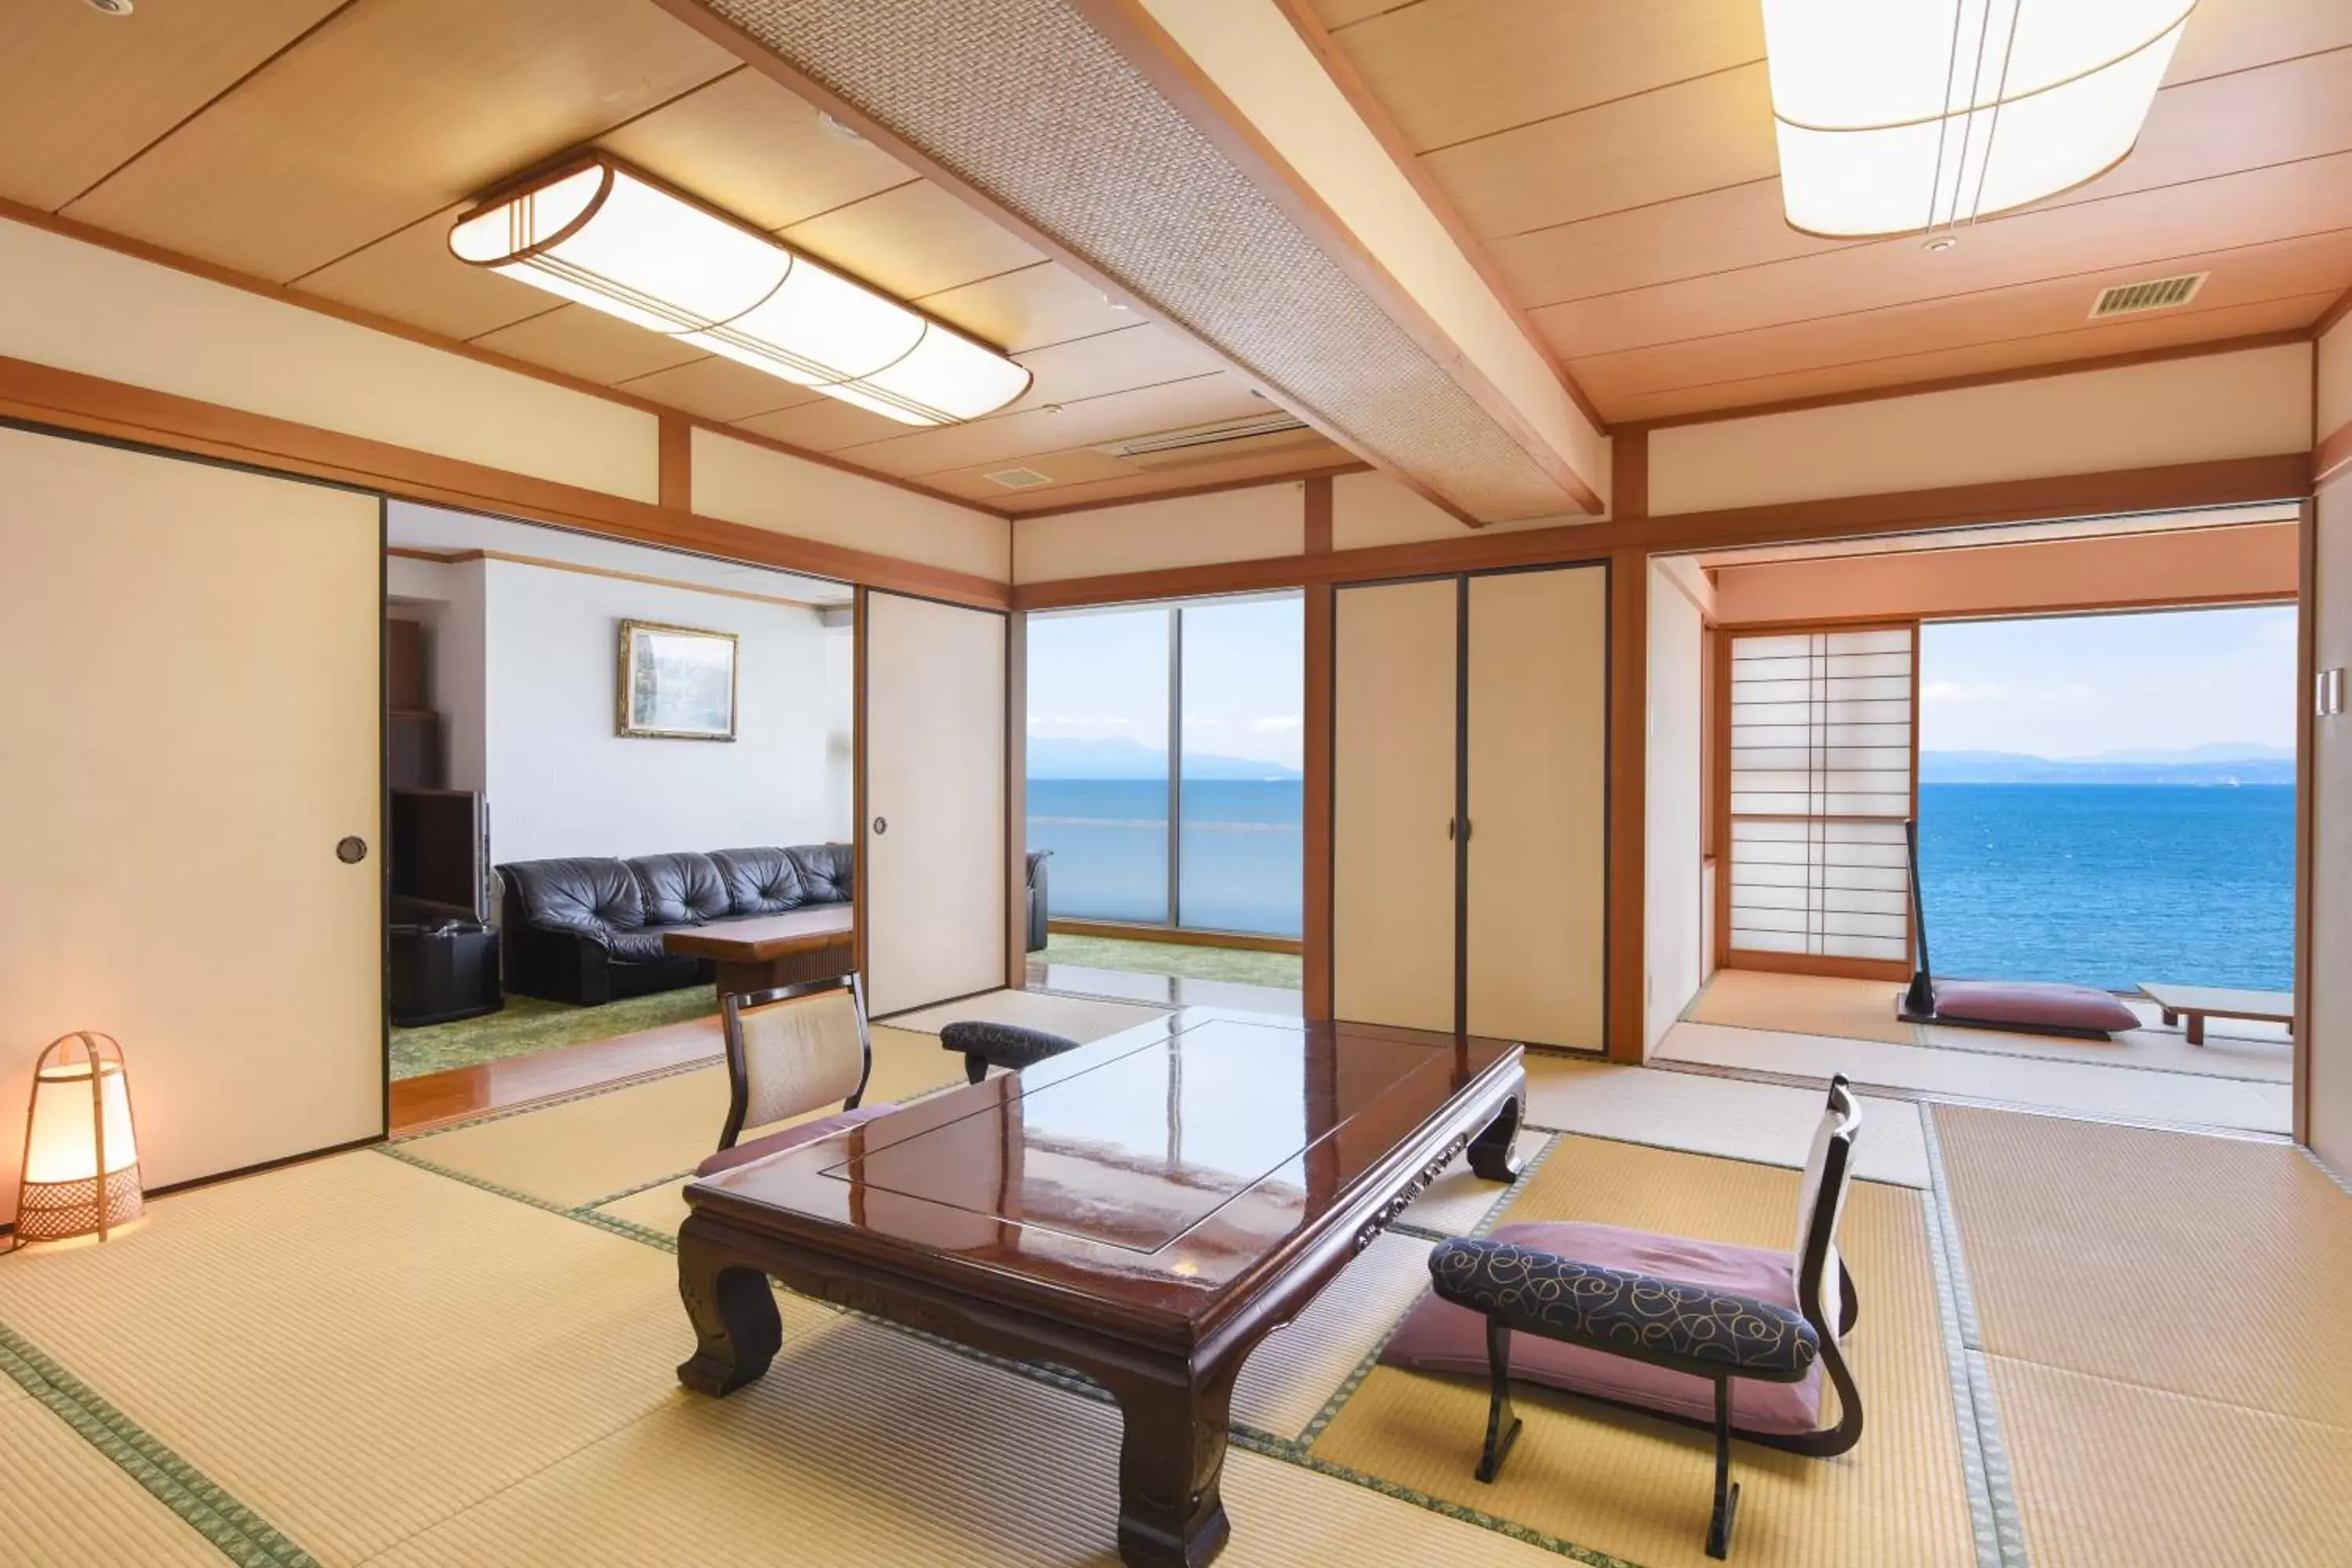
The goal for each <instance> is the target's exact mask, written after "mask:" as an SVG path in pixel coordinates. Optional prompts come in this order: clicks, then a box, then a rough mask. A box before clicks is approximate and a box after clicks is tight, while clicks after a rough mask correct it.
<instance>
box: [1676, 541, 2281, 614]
mask: <svg viewBox="0 0 2352 1568" xmlns="http://www.w3.org/2000/svg"><path fill="white" fill-rule="evenodd" d="M2295 531H2296V528H2295V524H2294V523H2292V522H2262V523H2247V524H2245V525H2243V526H2242V527H2236V528H2199V529H2187V530H2183V531H2179V532H2177V533H2126V534H2117V535H2113V536H2110V537H2107V538H2104V539H2053V540H2042V541H2039V542H2034V543H2031V544H1986V545H1978V546H1975V547H1972V548H1969V549H1965V550H1915V551H1909V552H1888V553H1885V554H1877V555H1849V556H1844V557H1842V558H1833V559H1828V560H1818V561H1782V562H1771V563H1765V564H1761V565H1756V566H1722V567H1717V569H1716V574H1715V578H1716V610H1717V616H1718V618H1719V619H1721V620H1722V621H1723V623H1724V624H1725V625H1727V626H1767V625H1771V624H1774V623H1777V622H1781V621H1825V620H1860V619H1864V618H1880V619H1884V618H1887V617H1899V616H1981V615H2012V614H2016V613H2018V612H2020V611H2026V610H2067V609H2076V608H2083V607H2087V606H2093V605H2116V604H2129V603H2142V604H2147V603H2158V602H2161V601H2164V600H2168V599H2170V600H2175V601H2179V602H2180V603H2184V604H2192V603H2195V602H2197V601H2199V600H2206V599H2216V598H2245V599H2253V598H2263V597H2271V598H2280V599H2291V598H2293V597H2294V590H2295V579H2296V576H2297V574H2299V572H2300V571H2301V567H2300V565H2299V557H2298V547H2297V545H2296V542H2295Z"/></svg>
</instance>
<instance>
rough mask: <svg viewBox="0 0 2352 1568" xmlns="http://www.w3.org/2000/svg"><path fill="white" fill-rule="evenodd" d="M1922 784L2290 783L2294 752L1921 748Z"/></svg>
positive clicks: (2227, 747)
mask: <svg viewBox="0 0 2352 1568" xmlns="http://www.w3.org/2000/svg"><path fill="white" fill-rule="evenodd" d="M1919 782H1920V783H1921V784H2210V785H2223V786H2226V785H2230V784H2293V783H2294V752H2293V751H2291V750H2289V749H2288V748H2286V747H2284V746H2260V745H2252V744H2243V743H2241V744H2232V743H2230V742H2218V743H2209V744H2206V745H2202V746H2189V747H2185V748H2182V749H2179V750H2177V751H2166V750H2162V749H2158V748H2152V747H2137V748H2134V749H2132V750H2129V751H2120V752H2100V753H2099V754H2098V755H2096V756H2093V757H2036V756H2029V755H2027V754H2026V753H2024V752H1920V753H1919Z"/></svg>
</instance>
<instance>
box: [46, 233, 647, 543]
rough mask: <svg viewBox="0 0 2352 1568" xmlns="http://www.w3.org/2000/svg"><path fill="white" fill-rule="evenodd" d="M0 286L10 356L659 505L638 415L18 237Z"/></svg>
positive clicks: (147, 265)
mask: <svg viewBox="0 0 2352 1568" xmlns="http://www.w3.org/2000/svg"><path fill="white" fill-rule="evenodd" d="M0 276H5V278H6V279H8V287H7V288H6V289H0V354H6V355H8V356H10V357H11V358H15V359H26V360H32V361H35V362H36V363H41V364H49V365H56V366H58V368H60V369H63V370H72V371H79V372H81V373H82V374H86V375H97V376H104V377H105V378H107V379H108V380H110V381H122V382H129V383H131V384H133V385H137V386H145V387H152V388H153V389H154V390H156V391H158V392H169V393H173V394H176V395H180V396H183V397H194V398H201V399H203V400H204V401H205V402H208V403H219V404H226V405H228V406H229V407H231V408H242V409H246V410H248V411H250V412H252V413H255V414H267V415H269V416H273V417H276V418H279V419H292V420H297V421H299V422H300V423H302V424H305V425H313V426H319V427H320V428H321V429H326V430H336V431H341V433H343V434H344V435H347V436H362V437H368V438H369V439H371V440H376V441H388V442H391V443H392V444H394V446H400V447H413V448H415V450H417V451H422V452H433V453H437V454H438V455H440V456H442V457H445V458H461V459H463V460H465V461H467V462H471V463H481V464H485V465H487V466H488V467H490V468H504V469H507V470H508V471H509V472H512V473H518V474H529V475H531V476H532V477H534V478H537V479H554V480H557V481H559V482H561V483H563V484H571V485H579V486H581V487H582V488H583V489H593V490H603V491H604V492H605V493H606V494H608V495H617V496H625V497H627V498H628V499H630V500H642V501H652V500H656V499H657V496H658V492H659V484H658V479H657V474H656V467H657V459H656V450H657V442H658V435H657V426H658V423H659V422H658V421H657V420H656V419H655V417H654V416H652V415H650V414H646V413H644V412H642V411H641V410H638V409H635V408H627V407H624V406H622V405H619V404H615V403H611V402H607V401H606V400H604V398H601V397H594V396H591V395H588V394H586V393H583V392H574V391H572V390H571V389H570V388H568V387H562V386H554V385H551V384H548V383H546V382H543V381H539V380H535V379H534V378H532V377H530V376H527V375H520V374H516V373H515V372H513V371H507V370H500V369H499V368H497V367H496V366H494V365H487V364H483V363H479V362H478V361H475V360H470V359H467V358H465V357H463V356H462V355H458V354H453V353H445V352H443V351H441V350H439V349H431V348H427V347H425V345H424V344H422V343H415V342H409V341H408V340H407V339H405V338H396V337H393V336H391V335H390V334H388V333H385V332H379V331H372V330H370V329H368V328H366V327H361V326H354V325H353V324H352V323H351V322H349V321H337V320H336V319H334V318H333V317H331V316H322V315H320V314H319V313H317V312H316V311H313V310H304V309H302V308H301V307H300V306H299V305H289V304H283V303H281V302H279V301H278V300H269V299H265V298H263V297H261V296H260V295H257V294H249V293H247V292H246V291H245V290H244V289H232V288H230V287H228V286H227V285H226V284H223V283H215V282H212V281H211V280H209V279H203V278H197V277H194V276H192V275H190V274H188V273H185V272H179V271H174V270H173V269H172V268H168V267H159V266H156V265H155V264H153V263H152V262H146V261H140V260H137V259H135V258H131V257H128V256H123V255H121V254H119V253H117V252H115V251H111V250H107V249H103V248H101V247H98V246H94V245H84V244H82V243H81V242H80V241H79V240H73V239H68V238H66V237H63V236H61V235H55V234H50V233H48V232H47V231H46V230H43V229H37V228H30V227H27V226H24V225H22V224H15V223H7V222H0Z"/></svg>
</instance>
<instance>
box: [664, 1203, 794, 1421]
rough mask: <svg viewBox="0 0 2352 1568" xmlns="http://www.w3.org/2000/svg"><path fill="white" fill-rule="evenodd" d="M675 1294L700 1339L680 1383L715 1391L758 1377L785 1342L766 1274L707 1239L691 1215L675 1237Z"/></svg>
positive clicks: (730, 1390)
mask: <svg viewBox="0 0 2352 1568" xmlns="http://www.w3.org/2000/svg"><path fill="white" fill-rule="evenodd" d="M677 1293H678V1295H679V1296H681V1297H682V1298H684V1299H685V1301H686V1315H687V1317H688V1318H689V1319H690V1320H692V1321H693V1323H694V1337H695V1340H696V1344H695V1350H694V1354H693V1355H692V1356H691V1357H689V1358H688V1359H687V1360H686V1361H684V1362H681V1363H679V1364H678V1369H677V1380H678V1382H680V1383H682V1384H686V1386H687V1387H688V1388H691V1389H693V1390H694V1391H695V1392H697V1393H698V1394H711V1395H714V1396H717V1395H721V1394H732V1393H734V1392H735V1391H736V1390H737V1389H739V1388H740V1387H742V1386H743V1385H744V1384H747V1383H756V1382H758V1381H759V1379H760V1376H761V1373H765V1372H766V1371H767V1370H768V1363H770V1362H772V1361H773V1360H775V1359H776V1352H777V1351H779V1350H781V1349H782V1348H783V1343H784V1324H783V1319H782V1317H781V1316H779V1315H778V1313H777V1311H776V1299H775V1297H774V1296H773V1295H772V1294H771V1293H770V1292H769V1289H768V1277H767V1275H765V1274H763V1273H761V1271H760V1270H759V1269H757V1268H751V1267H749V1266H747V1265H744V1264H741V1263H738V1262H736V1261H735V1260H734V1259H733V1258H731V1257H730V1256H729V1255H728V1254H727V1253H726V1252H725V1251H723V1250H721V1249H720V1248H719V1247H713V1246H712V1245H710V1244H709V1242H707V1241H705V1240H704V1239H703V1238H702V1237H700V1236H699V1235H698V1234H697V1233H696V1231H695V1227H694V1221H693V1220H692V1219H688V1221H687V1222H686V1225H685V1226H684V1227H683V1228H681V1229H680V1230H679V1232H678V1237H677Z"/></svg>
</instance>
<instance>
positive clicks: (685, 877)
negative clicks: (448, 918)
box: [498, 844, 856, 1006]
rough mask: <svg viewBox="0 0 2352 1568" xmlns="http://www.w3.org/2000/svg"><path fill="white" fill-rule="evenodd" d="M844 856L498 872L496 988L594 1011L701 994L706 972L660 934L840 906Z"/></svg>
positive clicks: (813, 848)
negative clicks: (680, 991)
mask: <svg viewBox="0 0 2352 1568" xmlns="http://www.w3.org/2000/svg"><path fill="white" fill-rule="evenodd" d="M855 853H856V852H855V850H854V849H852V847H850V846H849V845H846V844H803V845H795V846H793V847H790V848H753V849H719V850H713V851H712V852H711V853H709V854H707V855H703V854H694V853H687V854H677V855H641V856H638V857H636V858H633V859H627V860H607V859H601V858H600V859H591V858H570V859H561V860H516V861H512V862H509V864H507V865H503V866H500V867H499V868H498V871H499V879H500V880H501V881H502V882H503V883H504V884H505V886H506V895H505V900H504V903H503V905H502V908H501V919H500V921H499V926H500V938H499V940H500V944H501V949H502V952H503V957H504V960H505V970H506V988H507V990H508V991H509V992H511V993H514V994H520V995H523V996H537V997H541V998H542V999H544V1000H547V1001H550V1002H569V1003H572V1004H573V1005H579V1006H596V1005H601V1004H603V1003H605V1002H610V1001H613V1000H614V999H615V998H617V997H623V996H643V995H646V994H648V993H651V992H655V991H672V990H676V989H677V988H678V987H680V986H685V985H693V984H709V982H710V980H711V978H712V973H711V969H710V966H709V963H706V962H705V961H703V960H700V959H695V958H683V957H677V956H673V955H672V954H670V953H668V952H665V951H663V948H662V933H663V932H664V931H671V930H675V929H677V927H680V926H698V925H709V924H712V923H713V922H715V921H728V920H744V919H750V918H751V917H753V916H757V915H775V914H782V913H783V912H785V911H786V910H797V909H801V908H803V907H804V906H806V905H809V904H845V903H848V902H849V901H850V899H851V885H852V868H853V866H854V863H855V862H854V857H855Z"/></svg>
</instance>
